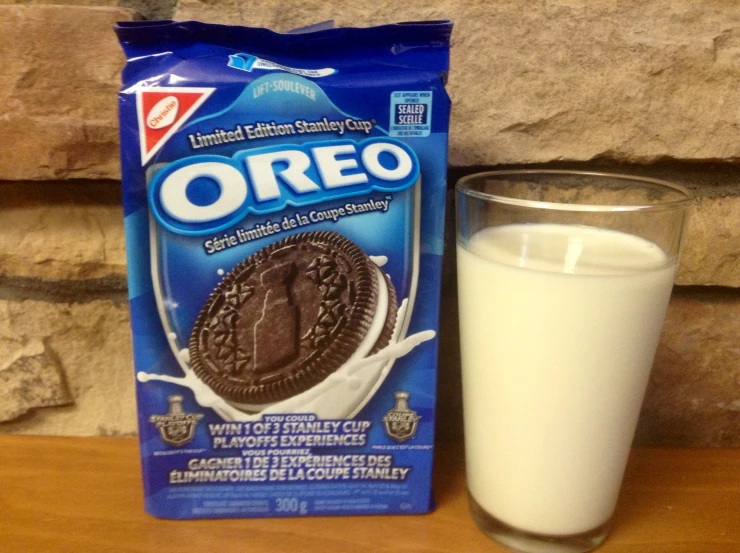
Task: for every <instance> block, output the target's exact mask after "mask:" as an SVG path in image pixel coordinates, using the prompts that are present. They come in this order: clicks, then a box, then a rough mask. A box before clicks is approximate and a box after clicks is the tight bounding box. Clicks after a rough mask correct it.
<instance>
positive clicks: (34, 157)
mask: <svg viewBox="0 0 740 553" xmlns="http://www.w3.org/2000/svg"><path fill="white" fill-rule="evenodd" d="M130 19H133V12H131V11H130V10H126V9H123V8H112V7H74V6H41V5H38V6H0V67H2V68H3V70H2V79H0V144H2V148H0V178H4V179H53V178H75V177H85V178H110V177H118V176H119V174H120V171H119V163H118V155H119V154H118V126H117V111H116V104H117V101H116V94H117V91H118V88H119V86H120V85H119V83H120V71H121V68H122V67H123V64H124V56H123V53H122V52H121V49H120V47H119V46H118V43H117V41H116V37H115V35H114V33H113V31H112V30H111V26H112V25H114V24H115V23H116V21H124V20H130Z"/></svg>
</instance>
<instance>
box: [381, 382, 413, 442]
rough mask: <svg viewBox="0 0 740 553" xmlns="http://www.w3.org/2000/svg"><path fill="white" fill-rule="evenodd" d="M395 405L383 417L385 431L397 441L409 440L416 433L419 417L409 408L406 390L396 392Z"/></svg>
mask: <svg viewBox="0 0 740 553" xmlns="http://www.w3.org/2000/svg"><path fill="white" fill-rule="evenodd" d="M394 396H395V398H396V406H395V407H394V408H393V409H391V410H390V411H388V412H387V413H386V415H385V416H384V417H383V424H384V425H385V433H386V434H388V436H390V437H391V438H393V439H394V440H396V441H397V442H405V441H406V440H410V439H411V438H413V437H414V435H415V434H416V428H417V426H418V425H419V419H420V418H421V417H420V416H419V415H417V414H416V411H413V410H412V409H409V394H408V392H396V393H395V394H394Z"/></svg>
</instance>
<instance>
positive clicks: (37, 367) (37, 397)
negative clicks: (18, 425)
mask: <svg viewBox="0 0 740 553" xmlns="http://www.w3.org/2000/svg"><path fill="white" fill-rule="evenodd" d="M3 359H5V361H4V363H3V365H2V366H0V422H3V421H9V420H13V419H16V418H18V417H20V416H21V415H24V414H26V413H28V412H29V411H31V410H32V409H36V408H38V407H51V406H58V405H68V404H69V403H71V402H72V399H71V398H70V396H69V393H68V392H67V387H66V385H65V383H64V378H63V376H62V373H61V371H60V369H59V366H58V365H57V363H56V361H55V360H54V358H53V356H52V355H50V354H49V352H47V351H46V348H45V346H44V344H43V343H42V342H39V341H33V342H30V343H28V344H26V345H25V347H23V348H21V349H18V350H16V351H15V352H13V354H12V356H11V357H9V358H5V357H4V358H3Z"/></svg>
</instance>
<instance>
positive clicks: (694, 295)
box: [437, 280, 740, 447]
mask: <svg viewBox="0 0 740 553" xmlns="http://www.w3.org/2000/svg"><path fill="white" fill-rule="evenodd" d="M443 290H444V293H443V297H442V316H441V321H440V336H442V337H443V339H442V340H441V343H440V355H439V358H440V361H439V387H438V398H439V399H438V401H439V411H438V415H437V434H438V436H439V438H440V439H441V440H444V441H457V440H460V439H462V436H463V426H462V391H461V382H460V346H459V332H458V327H457V325H458V314H457V294H456V290H455V282H454V280H452V281H447V282H446V283H445V285H444V287H443ZM738 336H740V291H737V290H728V289H711V288H696V287H690V288H682V287H676V288H675V289H674V295H673V297H672V299H671V304H670V306H669V308H668V314H667V317H666V321H665V324H664V327H663V334H662V336H661V341H660V345H659V347H658V351H657V353H656V358H655V363H654V365H653V372H652V375H651V379H650V384H649V386H648V389H647V392H646V396H645V401H644V404H643V410H642V414H641V417H640V421H639V424H638V429H637V434H636V439H635V440H636V443H637V444H640V445H666V446H668V445H670V446H681V447H740V364H738V359H740V342H738V338H737V337H738ZM584 416H588V414H587V413H584Z"/></svg>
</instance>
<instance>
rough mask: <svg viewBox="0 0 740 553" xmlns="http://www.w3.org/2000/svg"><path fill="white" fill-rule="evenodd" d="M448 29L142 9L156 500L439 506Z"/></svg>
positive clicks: (150, 450) (144, 377) (141, 373)
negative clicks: (229, 21) (270, 26)
mask: <svg viewBox="0 0 740 553" xmlns="http://www.w3.org/2000/svg"><path fill="white" fill-rule="evenodd" d="M450 32H451V24H450V23H449V22H428V23H404V24H397V25H385V26H380V27H373V28H362V29H360V28H332V27H331V26H330V25H319V26H314V27H313V28H306V29H300V30H297V31H295V32H292V33H287V34H279V33H275V32H272V31H270V30H267V29H258V28H247V27H231V26H223V25H209V24H204V23H199V22H192V21H191V22H182V23H178V22H172V21H153V22H127V23H121V24H120V25H119V26H118V27H117V28H116V33H117V34H118V38H119V40H120V42H121V44H122V46H123V49H124V51H125V53H126V57H127V58H128V63H127V65H126V67H125V69H124V71H123V87H122V89H121V92H120V95H119V101H120V126H121V158H122V166H123V168H122V170H123V188H124V210H125V228H126V246H127V253H128V275H129V296H130V306H131V326H132V331H133V344H134V363H135V370H136V387H137V388H136V391H137V401H138V416H139V436H140V442H141V458H142V466H143V476H144V490H145V498H146V509H147V511H148V512H149V513H151V514H152V515H155V516H158V517H164V518H183V519H187V518H221V517H267V516H307V515H350V514H351V515H358V514H394V513H423V512H427V511H429V510H430V508H431V506H432V500H431V473H432V456H433V437H434V414H435V405H434V403H435V392H436V371H437V339H438V337H437V326H438V317H439V296H440V273H441V263H442V249H443V221H444V208H445V205H444V202H445V188H446V169H447V129H448V123H449V112H450V100H449V98H448V96H447V94H446V92H445V88H444V84H445V81H446V77H447V71H448V64H449V37H450Z"/></svg>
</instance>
